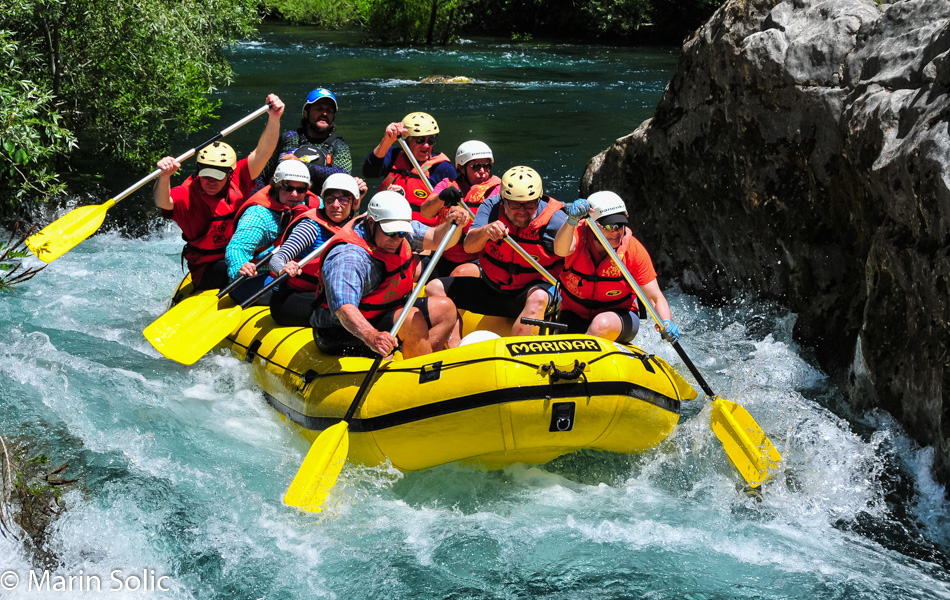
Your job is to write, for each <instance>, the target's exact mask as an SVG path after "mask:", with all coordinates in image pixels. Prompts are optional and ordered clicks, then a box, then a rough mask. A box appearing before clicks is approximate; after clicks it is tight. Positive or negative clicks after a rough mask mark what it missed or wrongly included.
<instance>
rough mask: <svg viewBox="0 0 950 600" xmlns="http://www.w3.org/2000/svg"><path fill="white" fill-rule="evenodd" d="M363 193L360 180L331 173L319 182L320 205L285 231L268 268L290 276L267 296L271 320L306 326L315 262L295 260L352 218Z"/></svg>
mask: <svg viewBox="0 0 950 600" xmlns="http://www.w3.org/2000/svg"><path fill="white" fill-rule="evenodd" d="M366 190H367V186H366V183H365V182H364V181H363V180H362V179H359V178H356V177H351V176H349V175H347V174H345V173H334V174H332V175H330V176H329V177H327V179H326V181H325V182H324V183H323V189H322V190H321V191H320V197H321V200H322V202H321V206H320V207H319V208H312V209H310V210H309V211H307V212H306V213H304V214H303V215H300V216H299V217H298V218H296V219H295V220H294V221H293V222H292V223H291V225H290V226H289V227H288V228H287V232H286V234H285V235H284V239H282V240H281V241H280V244H279V245H280V249H279V250H278V251H277V252H275V253H274V256H272V257H271V259H270V265H269V266H270V269H271V271H273V272H274V273H278V274H281V273H288V274H289V275H290V277H291V278H290V279H289V280H287V281H286V282H284V283H282V284H280V286H278V287H277V289H276V290H274V292H273V294H272V296H271V301H270V308H271V317H272V318H273V319H274V321H275V322H276V323H277V324H278V325H284V326H296V327H308V326H309V324H310V313H311V312H313V303H314V302H315V301H316V297H317V291H318V286H317V278H316V271H317V268H318V265H319V260H318V259H313V260H311V261H310V262H308V263H307V264H305V265H304V266H303V267H301V266H300V265H299V264H298V261H299V260H301V259H302V258H303V257H305V256H307V255H309V254H310V253H311V252H313V251H314V250H316V249H317V248H319V247H321V246H322V245H323V244H324V243H325V242H327V241H328V240H329V239H330V238H331V237H333V235H334V234H335V233H336V232H338V231H339V230H340V228H341V227H343V225H345V224H346V223H347V222H348V221H349V220H350V219H351V218H353V217H355V216H356V213H357V212H358V210H359V206H360V199H361V198H362V197H363V195H364V194H365V193H366Z"/></svg>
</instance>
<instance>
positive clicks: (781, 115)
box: [581, 0, 950, 483]
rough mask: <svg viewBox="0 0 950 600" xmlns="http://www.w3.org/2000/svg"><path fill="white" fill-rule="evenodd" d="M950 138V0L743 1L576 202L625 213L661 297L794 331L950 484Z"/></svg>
mask: <svg viewBox="0 0 950 600" xmlns="http://www.w3.org/2000/svg"><path fill="white" fill-rule="evenodd" d="M948 126H950V0H904V1H898V2H894V3H891V4H886V3H885V4H881V5H878V4H877V3H876V2H874V1H873V0H785V1H782V0H775V1H773V0H730V1H729V2H727V4H725V5H723V6H722V7H721V8H720V9H719V11H717V13H716V14H715V15H714V16H713V17H712V19H710V21H709V22H708V23H706V25H705V26H703V27H702V28H701V29H700V30H699V31H697V32H696V34H695V35H694V36H693V37H692V38H691V39H689V40H688V41H687V42H686V44H685V46H684V52H683V56H682V59H681V61H680V64H679V66H678V69H677V72H676V75H675V76H674V78H673V80H672V81H671V82H670V84H669V86H668V88H667V90H666V93H665V94H664V96H663V99H662V100H661V102H660V105H659V106H658V108H657V111H656V114H655V116H654V117H653V118H652V119H651V120H649V121H646V122H645V123H643V124H642V125H641V126H640V127H639V128H638V129H637V130H636V131H634V132H633V133H632V134H630V135H628V136H627V137H624V138H621V139H619V140H617V142H616V143H615V144H614V145H613V146H612V147H611V148H609V149H607V150H606V151H605V152H603V153H602V154H600V155H598V156H597V157H595V158H594V159H592V161H591V163H590V165H589V166H588V169H587V172H586V173H585V175H584V178H583V181H582V184H581V187H582V189H581V192H582V194H588V193H590V192H592V191H596V190H603V189H609V190H613V191H616V192H618V193H619V194H620V195H621V196H623V197H624V198H626V199H627V202H628V204H629V206H630V208H631V217H632V221H631V222H632V224H633V226H634V228H635V230H636V231H637V234H638V237H640V239H641V240H643V241H644V243H645V244H646V246H647V247H648V248H649V249H650V252H651V254H652V255H653V257H654V260H655V262H656V266H657V269H658V271H659V272H660V273H661V279H667V280H671V279H672V280H676V281H678V282H679V283H680V284H681V286H682V287H683V289H684V290H685V291H687V292H690V293H693V294H697V295H699V296H700V297H703V298H705V299H707V300H712V301H716V300H718V299H722V298H728V297H731V296H732V295H733V294H735V293H736V292H738V291H740V290H741V291H754V292H758V293H761V294H763V295H764V296H766V297H769V298H772V299H776V300H778V301H779V302H781V303H783V304H785V305H786V306H788V307H789V308H790V309H791V310H793V311H795V312H797V313H798V314H799V320H798V323H797V326H796V335H797V337H798V338H799V339H800V340H801V341H802V342H804V343H806V344H810V345H813V346H814V347H815V348H816V349H817V351H818V355H819V358H820V360H821V361H822V363H823V366H824V367H825V369H827V370H828V371H830V372H831V373H833V374H837V375H840V376H841V379H842V380H843V381H846V382H847V385H849V386H850V397H851V400H852V404H854V405H855V407H856V408H858V409H859V410H863V409H867V408H870V407H872V406H878V407H881V408H883V409H885V410H887V411H888V412H890V413H891V414H893V415H895V416H896V417H897V418H898V419H899V420H900V421H901V422H902V423H903V424H904V425H905V427H906V428H907V430H908V432H910V433H911V435H913V436H914V437H916V439H917V440H918V441H919V442H920V443H922V444H925V445H932V446H934V447H935V449H936V461H935V469H936V472H937V476H938V478H939V479H940V480H941V481H942V482H944V483H950V397H948V394H950V354H948V347H950V138H948ZM944 417H946V419H945V418H944Z"/></svg>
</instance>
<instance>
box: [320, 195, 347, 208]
mask: <svg viewBox="0 0 950 600" xmlns="http://www.w3.org/2000/svg"><path fill="white" fill-rule="evenodd" d="M352 201H353V198H352V197H350V196H348V195H347V194H333V195H332V196H331V195H329V194H327V195H325V196H324V197H323V203H324V204H327V205H330V204H339V205H341V206H346V205H347V204H349V203H350V202H352Z"/></svg>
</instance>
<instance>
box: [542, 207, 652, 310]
mask: <svg viewBox="0 0 950 600" xmlns="http://www.w3.org/2000/svg"><path fill="white" fill-rule="evenodd" d="M577 235H578V241H577V246H576V248H575V249H574V252H573V253H572V254H571V255H569V256H568V257H567V258H565V259H564V270H563V271H561V275H560V276H559V277H558V279H559V280H560V281H561V292H562V294H561V309H562V310H569V311H571V312H572V313H575V314H577V315H578V316H580V317H583V318H584V319H593V318H594V317H595V316H597V315H598V314H600V313H602V312H607V311H609V310H616V311H624V310H637V301H636V296H635V295H634V293H633V288H631V287H630V284H628V283H627V280H626V279H624V276H623V274H622V273H621V272H620V269H618V268H617V265H615V264H614V261H613V260H612V259H611V258H610V256H609V255H608V256H604V259H603V260H602V261H600V263H599V264H596V265H595V264H594V260H595V259H594V253H593V250H592V248H594V247H595V246H594V245H595V244H596V245H597V246H600V242H599V241H597V238H596V237H594V234H593V233H592V232H591V230H590V228H589V227H588V226H587V222H586V221H585V222H584V223H582V224H581V225H579V226H578V228H577ZM633 239H634V238H633V234H632V233H630V230H627V231H626V233H625V234H624V236H623V239H622V240H621V241H620V247H619V248H617V256H618V257H619V258H620V260H621V261H623V262H624V264H625V265H626V263H627V261H628V260H629V258H630V257H632V255H633V253H631V252H628V250H629V248H630V244H631V240H633Z"/></svg>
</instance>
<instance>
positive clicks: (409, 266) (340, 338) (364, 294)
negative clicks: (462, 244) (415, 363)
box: [310, 191, 470, 358]
mask: <svg viewBox="0 0 950 600" xmlns="http://www.w3.org/2000/svg"><path fill="white" fill-rule="evenodd" d="M469 220H470V217H469V216H468V213H466V212H465V211H464V210H463V209H462V208H461V207H459V206H456V207H453V208H452V210H451V211H450V212H449V214H448V218H447V219H446V222H445V223H443V224H442V225H440V226H438V227H427V226H425V225H423V224H421V223H419V222H418V221H413V220H412V210H411V209H410V208H409V203H408V202H407V201H406V199H405V198H404V197H403V196H402V195H400V194H398V193H397V192H392V191H383V192H378V193H377V194H376V195H375V196H373V198H372V200H370V203H369V207H368V208H367V212H366V215H365V217H360V218H358V219H355V220H353V221H351V222H350V223H347V225H346V226H345V227H343V229H342V230H340V232H339V233H337V234H336V235H335V236H333V239H331V240H330V247H329V248H328V249H327V250H326V251H325V255H324V258H323V260H322V262H321V265H320V275H319V278H320V283H321V285H322V287H323V297H322V298H321V301H320V303H319V305H318V306H317V308H316V310H314V312H313V316H312V318H311V320H310V324H311V325H312V326H313V328H314V341H315V342H316V344H317V348H319V349H320V350H321V351H322V352H324V353H326V354H354V353H355V354H362V355H367V354H369V355H372V353H378V354H381V355H383V356H388V355H389V354H390V353H391V352H392V351H393V350H394V349H395V348H396V346H397V344H398V340H397V339H396V337H393V336H392V335H390V333H389V330H390V329H391V328H392V326H393V324H394V323H395V320H396V319H397V318H398V316H399V312H400V311H401V310H402V309H403V307H404V306H405V303H406V300H407V298H408V296H409V294H410V293H411V292H412V289H413V278H412V272H413V263H414V258H413V252H414V251H415V252H420V251H423V250H435V249H437V248H438V246H439V244H440V243H441V241H442V238H443V237H444V236H445V235H446V233H447V232H448V230H449V228H450V226H451V225H452V224H453V223H455V224H456V225H458V226H459V227H458V229H456V231H455V233H454V234H453V239H452V240H450V242H449V245H450V246H451V245H453V244H455V243H457V242H458V239H459V237H460V236H461V231H462V229H461V228H462V227H464V226H465V225H467V224H468V222H469ZM409 310H410V311H411V312H410V314H409V315H408V317H407V318H406V321H405V323H404V324H403V326H402V328H401V329H400V330H399V332H398V333H397V335H398V338H399V340H401V341H402V352H403V357H405V358H412V357H415V356H421V355H423V354H428V353H430V352H432V351H434V350H441V349H442V348H444V347H446V346H447V345H448V346H452V345H453V344H455V345H457V344H458V341H459V340H458V337H457V331H458V313H457V312H456V310H455V304H454V303H453V302H452V301H451V300H449V299H448V298H446V297H442V298H419V299H417V300H416V301H415V303H414V304H413V305H412V306H410V308H409ZM453 334H454V335H453ZM453 337H454V339H452V338H453Z"/></svg>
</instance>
